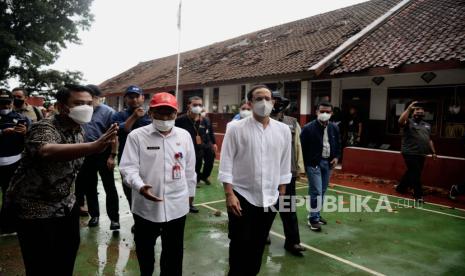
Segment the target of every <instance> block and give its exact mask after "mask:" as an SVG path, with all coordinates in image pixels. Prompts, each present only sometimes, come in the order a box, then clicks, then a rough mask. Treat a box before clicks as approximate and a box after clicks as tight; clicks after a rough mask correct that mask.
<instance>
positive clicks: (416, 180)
mask: <svg viewBox="0 0 465 276" xmlns="http://www.w3.org/2000/svg"><path fill="white" fill-rule="evenodd" d="M402 156H403V157H404V161H405V165H406V166H407V171H406V172H405V174H404V176H403V177H402V179H401V180H400V183H399V185H398V186H397V191H398V192H401V193H405V192H406V191H407V189H408V188H409V187H413V197H414V198H421V197H422V196H423V187H422V185H421V173H422V171H423V166H424V164H425V156H423V155H411V154H402Z"/></svg>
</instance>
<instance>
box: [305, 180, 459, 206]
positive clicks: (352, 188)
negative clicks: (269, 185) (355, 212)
mask: <svg viewBox="0 0 465 276" xmlns="http://www.w3.org/2000/svg"><path fill="white" fill-rule="evenodd" d="M297 183H300V184H303V185H305V186H306V187H308V184H307V183H305V182H301V181H297ZM329 184H330V185H334V186H338V187H343V188H346V189H349V190H356V191H362V192H369V193H373V194H378V195H387V196H392V197H396V198H402V199H408V200H411V201H414V200H413V199H411V198H408V197H404V196H397V195H390V194H385V193H380V192H374V191H370V190H365V189H360V188H355V187H349V186H344V185H339V184H336V183H329ZM299 187H302V186H299ZM427 204H428V205H434V206H438V207H443V208H448V209H455V210H459V211H463V212H465V209H462V208H456V207H453V206H449V205H443V204H438V203H432V202H427Z"/></svg>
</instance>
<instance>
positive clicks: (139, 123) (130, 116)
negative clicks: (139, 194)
mask: <svg viewBox="0 0 465 276" xmlns="http://www.w3.org/2000/svg"><path fill="white" fill-rule="evenodd" d="M144 99H145V98H144V91H143V90H142V88H140V87H138V86H136V85H130V86H129V87H128V88H127V89H126V92H125V94H124V102H125V104H126V106H127V108H126V109H125V110H123V111H120V112H118V113H116V114H115V115H113V119H112V121H113V122H114V123H117V124H118V126H119V130H118V162H121V157H122V155H123V150H124V145H125V144H126V138H127V137H128V135H129V133H130V132H131V131H133V130H135V129H137V128H140V127H143V126H146V125H149V124H150V123H151V122H152V121H151V119H150V117H149V115H148V114H147V113H146V112H145V110H144V107H143V104H144ZM123 182H124V179H123ZM123 191H124V195H125V196H126V199H127V200H128V202H129V208H131V205H132V204H131V189H129V188H128V187H127V186H126V185H124V183H123Z"/></svg>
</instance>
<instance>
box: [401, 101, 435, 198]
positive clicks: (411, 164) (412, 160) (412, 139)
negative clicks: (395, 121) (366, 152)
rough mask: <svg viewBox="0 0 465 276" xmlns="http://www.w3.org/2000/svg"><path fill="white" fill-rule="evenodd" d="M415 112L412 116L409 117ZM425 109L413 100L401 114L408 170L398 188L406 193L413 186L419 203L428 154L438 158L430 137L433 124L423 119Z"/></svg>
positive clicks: (403, 151) (421, 196) (414, 195)
mask: <svg viewBox="0 0 465 276" xmlns="http://www.w3.org/2000/svg"><path fill="white" fill-rule="evenodd" d="M412 112H413V115H412V118H409V115H410V113H412ZM424 116H425V109H424V108H423V107H422V106H420V105H419V104H418V102H412V103H411V104H410V105H409V106H408V107H407V109H406V110H405V111H404V112H403V113H402V115H400V118H399V125H400V126H401V127H402V150H401V151H402V156H403V157H404V160H405V165H406V166H407V171H406V172H405V174H404V176H403V177H402V179H401V181H400V184H399V185H397V187H396V190H397V191H398V192H399V193H405V192H406V190H407V189H408V187H409V186H413V190H414V192H413V197H414V198H415V200H416V201H417V202H419V203H422V202H423V188H422V185H421V172H422V171H423V165H424V163H425V157H426V155H427V154H429V153H432V155H433V160H436V158H437V156H436V150H435V149H434V144H433V141H432V140H431V138H430V135H431V125H430V124H428V123H427V122H425V121H423V118H424Z"/></svg>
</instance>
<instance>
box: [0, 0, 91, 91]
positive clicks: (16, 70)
mask: <svg viewBox="0 0 465 276" xmlns="http://www.w3.org/2000/svg"><path fill="white" fill-rule="evenodd" d="M91 3H92V0H0V82H5V81H6V80H7V79H9V78H18V79H19V81H20V83H21V84H23V85H24V86H26V87H29V88H34V89H39V88H42V87H46V88H50V89H53V86H54V85H56V84H58V83H63V82H64V81H68V80H70V81H79V80H81V79H82V74H81V73H79V72H69V71H68V72H59V71H56V70H45V69H44V67H45V66H48V65H51V64H53V63H54V62H55V61H56V59H57V58H58V55H59V53H60V51H61V50H62V49H63V48H66V43H80V40H79V38H78V32H79V30H80V29H81V30H86V29H88V28H89V27H90V24H91V23H92V21H93V15H92V14H91V13H90V4H91Z"/></svg>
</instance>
